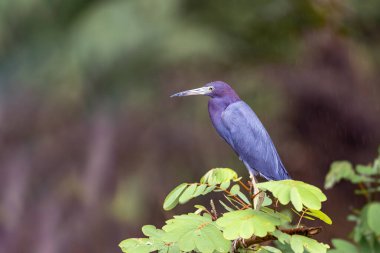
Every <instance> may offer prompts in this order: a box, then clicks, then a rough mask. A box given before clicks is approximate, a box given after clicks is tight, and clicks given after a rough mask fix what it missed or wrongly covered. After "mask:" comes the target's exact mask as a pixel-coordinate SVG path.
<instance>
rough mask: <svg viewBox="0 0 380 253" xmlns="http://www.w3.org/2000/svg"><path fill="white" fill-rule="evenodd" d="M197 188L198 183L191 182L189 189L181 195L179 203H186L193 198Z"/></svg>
mask: <svg viewBox="0 0 380 253" xmlns="http://www.w3.org/2000/svg"><path fill="white" fill-rule="evenodd" d="M196 189H197V184H191V185H190V186H189V187H187V189H186V190H185V191H184V192H183V193H182V194H181V196H180V197H179V203H180V204H184V203H186V202H187V201H189V200H190V199H192V198H193V194H194V193H195V190H196Z"/></svg>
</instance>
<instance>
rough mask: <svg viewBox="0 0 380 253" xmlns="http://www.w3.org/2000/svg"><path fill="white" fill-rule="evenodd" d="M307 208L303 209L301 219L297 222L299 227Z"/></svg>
mask: <svg viewBox="0 0 380 253" xmlns="http://www.w3.org/2000/svg"><path fill="white" fill-rule="evenodd" d="M306 210H307V209H304V210H302V214H301V216H300V219H299V220H298V223H297V228H298V227H299V226H300V224H301V220H302V218H303V216H304V215H305V213H306Z"/></svg>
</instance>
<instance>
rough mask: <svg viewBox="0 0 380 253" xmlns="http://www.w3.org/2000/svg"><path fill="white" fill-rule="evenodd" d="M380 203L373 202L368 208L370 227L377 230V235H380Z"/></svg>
mask: <svg viewBox="0 0 380 253" xmlns="http://www.w3.org/2000/svg"><path fill="white" fill-rule="evenodd" d="M379 215H380V203H378V202H376V203H371V204H369V205H368V210H367V223H368V226H369V228H370V229H372V231H374V232H375V234H376V235H377V236H379V235H380V219H379Z"/></svg>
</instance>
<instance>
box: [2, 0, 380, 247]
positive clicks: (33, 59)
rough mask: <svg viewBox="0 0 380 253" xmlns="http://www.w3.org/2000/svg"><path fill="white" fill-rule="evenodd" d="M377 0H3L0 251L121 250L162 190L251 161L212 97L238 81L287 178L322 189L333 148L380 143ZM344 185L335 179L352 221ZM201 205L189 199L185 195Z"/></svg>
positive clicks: (366, 156) (333, 202) (340, 218)
mask: <svg viewBox="0 0 380 253" xmlns="http://www.w3.org/2000/svg"><path fill="white" fill-rule="evenodd" d="M379 26H380V2H379V1H376V0H369V1H366V2H365V3H364V2H362V1H359V0H350V1H341V0H315V1H312V0H310V1H304V0H276V1H275V0H259V1H248V0H244V1H243V0H242V1H228V0H223V1H211V0H207V1H190V0H181V1H175V0H159V1H149V0H142V1H137V0H134V1H120V0H110V1H96V0H75V1H74V0H67V1H58V0H53V1H47V0H33V1H26V0H24V1H23V0H17V1H14V0H4V1H1V2H0V191H1V192H0V252H8V253H12V252H38V253H48V252H73V253H75V252H110V251H113V252H117V251H118V248H117V244H118V242H119V241H121V240H122V239H124V238H127V237H132V236H138V235H140V231H139V228H140V226H141V225H143V224H148V223H153V224H157V225H162V222H163V220H164V218H165V217H166V218H167V217H168V216H170V215H172V214H173V213H165V212H164V211H163V210H162V208H161V205H162V201H163V199H164V197H165V195H166V193H167V192H168V191H169V190H170V189H172V188H173V187H174V186H176V185H177V184H178V183H180V182H183V181H189V182H191V181H194V180H197V179H198V178H199V177H200V176H201V175H203V173H204V172H205V171H207V170H208V169H210V168H212V167H232V168H234V169H237V170H239V171H240V172H241V174H242V175H246V174H247V173H246V171H245V168H244V166H243V165H242V164H241V163H240V162H239V160H238V159H237V157H236V156H235V154H234V153H233V152H232V151H231V150H230V148H229V147H228V146H227V145H226V144H224V143H223V141H222V140H221V139H220V138H219V137H218V136H217V134H216V133H215V131H214V130H213V128H212V126H211V124H210V122H209V119H208V114H207V109H206V108H207V107H206V100H207V99H206V98H192V99H189V100H187V99H186V100H181V99H176V100H173V99H170V98H169V95H170V94H172V93H174V92H177V91H179V90H182V89H187V88H192V87H198V86H202V85H204V84H205V83H207V82H209V81H213V80H224V81H226V82H228V83H230V84H231V85H232V86H233V87H234V88H235V89H236V91H237V92H238V93H239V94H240V96H241V97H242V98H243V99H244V100H245V101H246V102H247V103H248V104H250V105H251V106H252V108H253V109H254V110H255V111H256V112H257V114H258V115H259V117H260V118H261V119H262V121H263V122H264V125H266V127H267V129H268V131H269V132H270V134H271V136H272V138H273V140H274V142H275V144H276V146H277V148H278V150H279V153H280V155H281V157H282V159H283V161H284V163H285V165H286V167H287V168H288V171H289V172H290V173H291V175H292V177H293V178H295V179H298V180H302V181H306V182H308V183H312V184H315V185H317V186H320V187H322V185H323V180H324V176H325V174H326V172H327V170H328V167H329V164H330V163H331V162H332V161H334V160H337V159H348V160H351V161H353V162H354V163H358V162H359V163H367V162H370V161H371V160H372V158H373V157H374V156H375V154H376V150H377V146H378V145H379V144H380V117H379V115H380V100H379V97H380V84H379V71H378V70H379V67H380V46H379V45H380V43H379V42H380V36H379V32H378V31H380V27H379ZM348 187H350V186H348V185H342V186H341V187H338V188H337V189H335V190H334V191H328V192H327V195H328V198H329V201H328V202H327V204H326V208H325V210H324V211H326V212H327V213H328V214H330V215H331V216H332V218H333V220H334V225H333V226H331V227H327V228H326V229H325V230H324V232H323V233H322V235H321V236H322V239H323V240H325V241H326V242H328V241H329V239H330V238H331V237H343V236H345V234H346V233H347V232H348V231H350V229H348V224H347V221H346V220H345V217H346V214H347V213H348V212H349V210H348V209H347V207H348V206H352V205H355V202H357V200H356V198H353V196H351V195H350V194H347V192H348V191H347V189H348ZM180 208H182V210H191V204H189V205H187V206H185V207H180Z"/></svg>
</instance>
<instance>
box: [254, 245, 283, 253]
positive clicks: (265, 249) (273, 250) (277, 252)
mask: <svg viewBox="0 0 380 253" xmlns="http://www.w3.org/2000/svg"><path fill="white" fill-rule="evenodd" d="M268 252H269V253H282V251H281V250H279V249H277V248H275V247H272V246H261V247H260V248H259V250H258V251H257V253H268Z"/></svg>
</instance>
